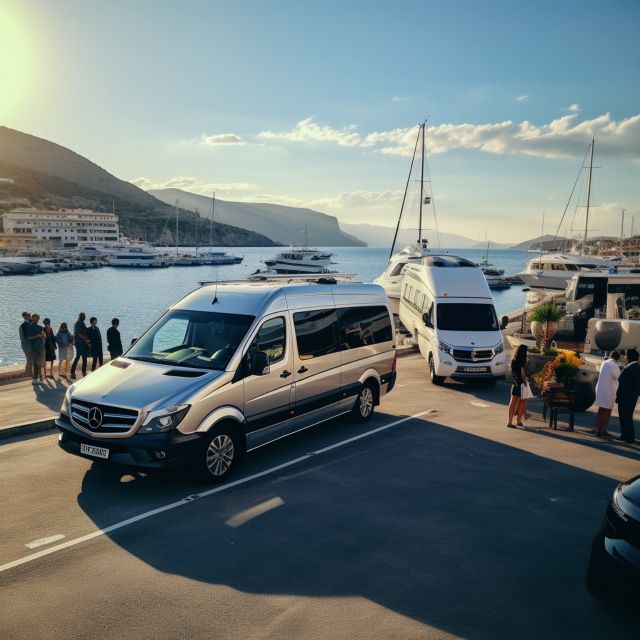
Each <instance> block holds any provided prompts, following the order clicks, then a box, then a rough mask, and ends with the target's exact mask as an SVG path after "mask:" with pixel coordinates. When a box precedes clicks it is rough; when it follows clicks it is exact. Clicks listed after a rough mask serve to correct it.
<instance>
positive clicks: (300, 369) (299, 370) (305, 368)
mask: <svg viewBox="0 0 640 640" xmlns="http://www.w3.org/2000/svg"><path fill="white" fill-rule="evenodd" d="M307 371H309V369H307V367H305V366H304V365H302V366H301V367H300V368H299V369H298V373H307Z"/></svg>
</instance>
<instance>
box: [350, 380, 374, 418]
mask: <svg viewBox="0 0 640 640" xmlns="http://www.w3.org/2000/svg"><path fill="white" fill-rule="evenodd" d="M375 397H376V396H375V391H374V389H373V385H372V384H371V383H370V382H365V383H364V385H363V386H362V389H360V393H359V394H358V397H357V398H356V403H355V404H354V405H353V409H352V411H351V415H352V416H353V417H354V419H355V420H357V421H358V422H366V421H367V420H369V418H371V416H372V415H373V409H374V406H375Z"/></svg>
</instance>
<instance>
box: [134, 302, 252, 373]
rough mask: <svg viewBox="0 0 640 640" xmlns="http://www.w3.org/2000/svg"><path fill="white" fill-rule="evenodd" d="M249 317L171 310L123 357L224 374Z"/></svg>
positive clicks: (246, 326) (248, 323)
mask: <svg viewBox="0 0 640 640" xmlns="http://www.w3.org/2000/svg"><path fill="white" fill-rule="evenodd" d="M253 320H254V318H253V316H244V315H239V314H235V313H212V312H209V311H187V310H184V309H180V310H177V309H174V310H172V311H168V312H167V313H165V314H164V315H163V316H162V317H161V318H160V319H159V320H158V321H157V322H156V323H155V324H154V325H152V326H151V328H150V329H148V330H147V332H146V333H145V334H144V335H143V336H142V337H141V338H140V339H139V340H138V341H137V342H135V343H134V344H133V346H132V347H131V348H130V349H129V351H127V353H126V357H127V358H132V359H133V360H142V361H144V362H158V363H162V364H170V365H175V366H181V367H194V368H197V369H217V370H224V369H225V368H226V366H227V364H228V363H229V360H230V359H231V356H232V355H233V354H234V353H235V351H236V349H237V348H238V345H239V344H240V342H241V341H242V338H244V336H245V335H246V333H247V330H248V329H249V327H250V326H251V323H252V322H253Z"/></svg>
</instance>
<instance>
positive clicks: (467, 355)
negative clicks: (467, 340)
mask: <svg viewBox="0 0 640 640" xmlns="http://www.w3.org/2000/svg"><path fill="white" fill-rule="evenodd" d="M452 355H453V357H454V359H455V360H457V361H458V362H487V361H489V360H492V359H493V350H492V349H478V350H475V349H454V350H453V353H452Z"/></svg>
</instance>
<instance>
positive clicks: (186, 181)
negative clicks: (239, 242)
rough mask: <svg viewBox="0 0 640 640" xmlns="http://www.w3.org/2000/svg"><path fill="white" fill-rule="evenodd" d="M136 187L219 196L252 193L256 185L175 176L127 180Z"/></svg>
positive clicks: (146, 189) (148, 189) (147, 189)
mask: <svg viewBox="0 0 640 640" xmlns="http://www.w3.org/2000/svg"><path fill="white" fill-rule="evenodd" d="M129 182H131V183H132V184H134V185H136V187H140V189H144V190H145V191H150V190H152V189H182V190H183V191H189V192H191V193H198V194H200V195H211V194H212V193H213V192H214V191H215V192H216V193H219V194H236V193H243V192H248V191H253V190H254V189H257V188H258V185H255V184H251V183H249V182H210V183H204V182H201V181H200V180H199V179H198V178H194V177H192V176H175V177H174V178H169V179H168V180H165V181H164V182H154V181H153V180H151V179H149V178H144V177H142V178H133V179H132V180H129Z"/></svg>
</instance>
